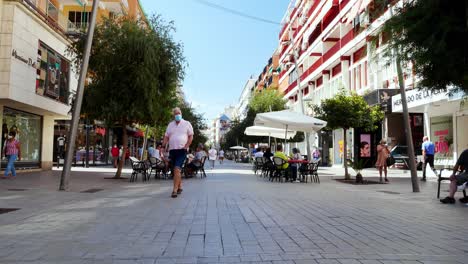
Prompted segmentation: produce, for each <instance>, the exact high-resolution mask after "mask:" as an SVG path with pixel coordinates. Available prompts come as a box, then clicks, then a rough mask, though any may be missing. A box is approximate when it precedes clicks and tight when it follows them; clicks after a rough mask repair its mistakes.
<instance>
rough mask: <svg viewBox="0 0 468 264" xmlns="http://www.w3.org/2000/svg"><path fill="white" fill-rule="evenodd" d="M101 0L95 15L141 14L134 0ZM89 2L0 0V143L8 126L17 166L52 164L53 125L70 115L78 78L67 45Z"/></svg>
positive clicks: (87, 11)
mask: <svg viewBox="0 0 468 264" xmlns="http://www.w3.org/2000/svg"><path fill="white" fill-rule="evenodd" d="M101 2H102V3H101V4H100V5H99V11H98V12H99V14H98V20H99V19H101V18H102V17H103V16H108V15H120V14H133V15H134V16H135V17H139V16H141V15H143V12H142V10H141V7H140V5H139V3H138V1H137V0H128V1H127V0H122V1H116V0H114V1H110V0H107V1H106V0H104V1H101ZM91 6H92V2H91V3H90V2H88V1H80V0H21V1H20V0H0V25H1V27H0V115H1V116H2V121H3V123H2V141H1V142H4V140H5V137H6V135H7V133H8V131H12V130H14V131H16V132H17V138H18V139H19V140H20V141H21V147H22V160H21V161H19V162H18V167H20V168H21V167H22V168H42V169H49V168H51V167H52V161H53V157H54V151H55V144H54V143H55V139H56V137H58V136H55V137H54V133H55V132H54V124H55V125H56V126H57V122H58V120H67V119H69V111H70V95H71V94H72V93H74V91H75V90H76V87H77V82H78V74H77V72H78V71H77V69H74V67H73V64H72V56H70V54H69V53H68V52H67V48H68V46H69V45H70V44H71V42H72V40H73V38H74V37H75V36H76V34H78V33H80V32H82V30H86V28H87V23H88V21H89V18H90V11H91ZM101 133H103V132H102V130H101ZM4 165H5V164H3V167H5V166H4Z"/></svg>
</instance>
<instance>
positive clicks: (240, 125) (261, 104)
mask: <svg viewBox="0 0 468 264" xmlns="http://www.w3.org/2000/svg"><path fill="white" fill-rule="evenodd" d="M285 105H286V100H285V99H283V96H282V95H281V93H280V92H278V91H277V90H276V89H266V90H263V91H261V92H256V93H255V94H254V96H253V97H252V99H251V100H250V102H249V105H248V106H247V115H246V117H245V118H244V119H243V120H240V121H239V120H238V121H236V122H233V123H232V125H231V129H230V130H229V132H228V133H226V136H225V139H226V141H225V142H223V144H222V145H223V148H227V147H229V146H234V145H239V144H240V143H247V144H248V143H257V142H261V141H264V140H265V137H257V136H247V135H245V134H244V131H245V129H246V128H247V127H249V126H253V124H254V120H255V116H256V115H257V114H258V113H264V112H270V111H280V110H284V109H285Z"/></svg>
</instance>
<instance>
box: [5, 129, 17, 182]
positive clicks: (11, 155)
mask: <svg viewBox="0 0 468 264" xmlns="http://www.w3.org/2000/svg"><path fill="white" fill-rule="evenodd" d="M15 137H16V132H15V131H10V133H9V134H8V139H7V140H6V144H5V146H4V153H5V156H6V157H8V164H7V167H6V169H5V175H4V176H3V178H4V179H6V178H7V177H8V176H9V174H10V172H11V175H12V177H16V170H15V161H16V160H17V159H18V160H21V145H20V142H19V141H18V140H16V139H15Z"/></svg>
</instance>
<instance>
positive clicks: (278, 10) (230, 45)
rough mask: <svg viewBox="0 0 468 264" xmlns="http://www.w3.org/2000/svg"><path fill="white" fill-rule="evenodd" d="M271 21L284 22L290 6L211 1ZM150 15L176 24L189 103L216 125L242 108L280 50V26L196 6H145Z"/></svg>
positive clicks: (148, 1) (183, 2) (147, 0)
mask: <svg viewBox="0 0 468 264" xmlns="http://www.w3.org/2000/svg"><path fill="white" fill-rule="evenodd" d="M209 1H210V2H212V3H216V4H219V5H222V6H224V7H227V8H231V9H235V10H238V11H241V12H243V13H246V14H249V15H253V16H257V17H262V18H265V19H268V20H273V21H278V23H279V22H280V21H281V18H282V17H283V15H284V13H285V12H286V8H287V6H288V4H289V0H235V1H234V0H209ZM140 2H141V4H142V6H143V8H144V10H145V12H146V13H147V14H148V15H149V14H154V13H158V14H160V15H162V17H163V18H164V19H165V20H173V21H174V23H175V26H176V28H177V32H176V33H175V39H176V40H178V41H180V42H182V43H183V44H184V55H185V57H186V59H187V63H188V68H187V70H186V77H185V81H184V91H185V94H186V97H187V99H188V100H189V101H191V102H192V106H194V107H195V109H197V111H198V112H200V113H203V114H204V116H205V118H206V119H208V120H212V119H213V118H214V117H216V116H217V115H218V114H220V113H221V112H222V111H223V110H224V107H225V106H227V105H233V104H235V103H236V102H237V100H238V98H239V96H240V93H241V91H242V88H243V86H244V84H245V82H246V81H247V79H248V78H249V76H250V75H254V78H257V76H258V74H259V73H260V72H261V71H262V70H263V67H264V66H265V65H266V63H267V61H268V59H269V58H270V56H271V55H272V54H273V51H274V50H275V49H276V48H277V46H278V33H279V31H280V26H279V25H273V24H267V23H262V22H259V21H255V20H250V19H247V18H244V17H239V16H236V15H233V14H230V13H226V12H223V11H221V10H217V9H213V8H211V7H208V6H205V5H202V4H200V3H198V2H197V1H195V0H142V1H140Z"/></svg>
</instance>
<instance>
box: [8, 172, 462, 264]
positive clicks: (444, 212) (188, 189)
mask: <svg viewBox="0 0 468 264" xmlns="http://www.w3.org/2000/svg"><path fill="white" fill-rule="evenodd" d="M336 172H337V171H336V170H334V169H325V170H321V175H322V177H321V180H322V183H321V184H312V183H308V184H302V183H276V182H275V183H271V182H267V181H264V180H263V179H259V178H258V177H256V176H254V175H253V174H252V172H251V170H250V169H249V167H247V166H245V165H238V164H229V163H227V164H225V165H223V166H222V167H221V168H216V169H215V170H213V171H210V172H208V177H207V178H206V179H192V180H188V181H186V182H185V186H184V192H183V194H182V195H181V196H180V197H179V198H177V199H171V198H169V194H170V189H171V187H170V181H152V182H151V183H141V182H139V183H129V182H126V181H119V182H117V181H113V180H104V179H103V177H104V176H109V175H110V174H109V173H105V172H74V174H73V181H72V183H71V184H72V190H71V191H70V192H57V191H55V190H56V185H57V183H58V175H59V172H57V171H55V172H42V173H32V174H21V175H19V176H18V177H20V178H18V179H16V180H14V181H8V180H2V181H0V208H21V209H20V210H18V211H15V212H10V213H6V214H0V263H119V264H120V263H145V264H146V263H296V264H298V263H313V264H317V263H319V264H325V263H326V264H373V263H379V264H382V263H383V264H390V263H391V264H394V263H405V264H416V263H431V264H432V263H468V249H467V248H468V229H467V228H466V226H467V224H466V223H467V222H468V221H467V220H468V207H466V206H465V205H463V204H459V203H457V204H456V205H442V204H440V203H439V202H438V201H437V199H436V198H435V188H436V185H435V183H434V182H427V183H424V184H423V185H422V192H421V193H417V194H415V193H411V188H410V181H409V179H408V178H392V179H391V181H392V183H391V184H386V185H367V186H352V185H346V184H342V183H337V182H335V181H334V180H332V177H331V176H332V175H333V174H335V173H336ZM398 173H399V172H398V171H396V172H393V174H394V175H396V174H398ZM374 174H375V173H374ZM374 174H373V175H374ZM21 188H24V189H26V190H25V191H18V190H16V191H15V190H13V191H8V189H21ZM88 188H102V189H104V190H103V191H100V192H96V193H80V192H79V191H83V190H85V189H88ZM442 189H443V191H445V190H446V189H447V187H446V186H444V187H443V188H442ZM382 191H390V192H382ZM443 194H445V192H444V193H443Z"/></svg>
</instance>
